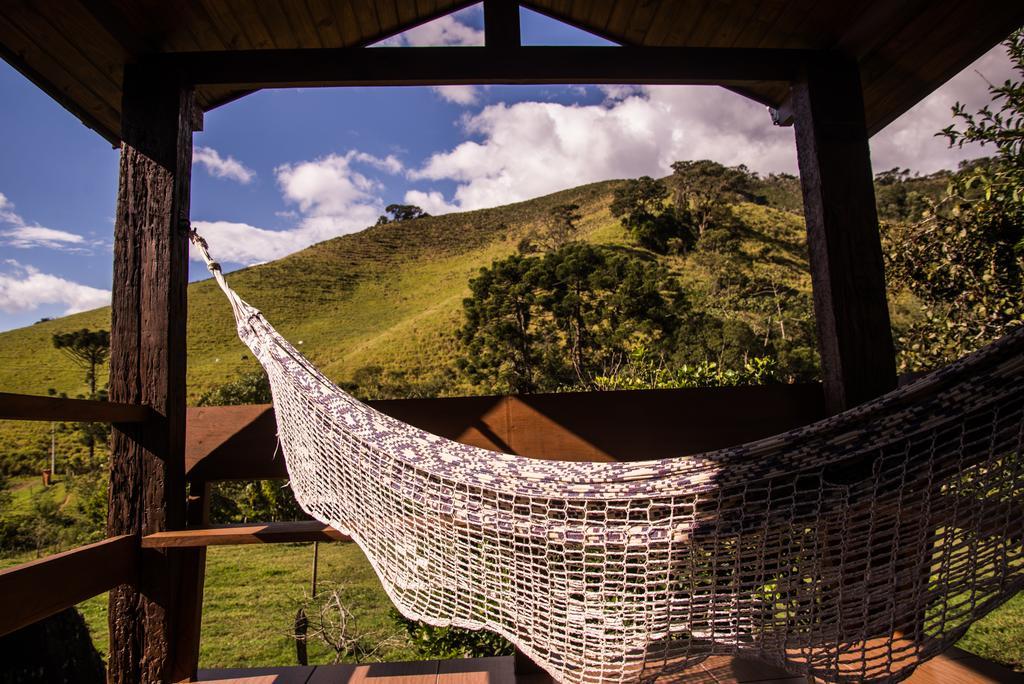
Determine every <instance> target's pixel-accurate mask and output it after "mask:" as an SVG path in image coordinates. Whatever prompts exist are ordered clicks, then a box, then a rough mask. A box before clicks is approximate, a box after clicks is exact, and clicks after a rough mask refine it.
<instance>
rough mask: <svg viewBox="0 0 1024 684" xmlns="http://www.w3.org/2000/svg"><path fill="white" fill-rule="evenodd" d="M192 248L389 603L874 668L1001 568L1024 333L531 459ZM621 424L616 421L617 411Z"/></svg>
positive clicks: (1021, 562)
mask: <svg viewBox="0 0 1024 684" xmlns="http://www.w3.org/2000/svg"><path fill="white" fill-rule="evenodd" d="M193 242H194V243H195V244H196V246H197V247H198V249H199V251H200V252H201V253H202V254H203V256H204V258H205V259H206V260H207V263H208V265H209V266H210V269H211V271H212V272H213V275H214V277H215V278H216V280H217V282H218V283H219V284H220V286H221V288H222V289H223V290H224V292H225V294H226V295H227V297H228V299H229V300H230V302H231V306H232V308H233V310H234V314H235V318H236V321H237V324H238V335H239V337H240V338H241V339H242V341H243V342H245V344H246V345H248V347H249V348H250V349H251V350H252V353H253V354H255V356H256V358H257V359H258V360H259V362H260V363H261V364H262V365H263V367H264V368H265V369H266V372H267V375H268V377H269V378H270V386H271V389H272V392H273V398H274V407H275V410H276V415H277V426H278V435H279V438H280V441H281V447H282V449H283V452H284V456H285V459H286V461H287V465H288V472H289V475H290V478H291V486H292V489H293V490H294V492H295V497H296V499H297V500H298V502H299V503H300V504H301V506H302V507H303V508H304V509H305V510H306V512H308V513H309V514H310V515H311V516H313V517H314V518H316V519H317V520H320V521H322V522H324V523H326V524H329V525H331V526H332V527H335V528H337V529H338V530H340V531H341V532H343V533H345V534H347V535H350V536H351V537H352V538H353V539H354V540H355V541H356V543H358V544H359V546H360V547H361V548H362V549H363V551H364V552H365V553H366V557H367V558H369V560H370V562H371V563H372V564H373V567H374V569H375V570H376V572H377V574H378V575H379V577H380V580H381V583H382V584H383V586H384V589H385V590H386V591H387V593H388V595H389V596H390V597H391V599H392V600H393V601H394V603H395V605H396V606H397V607H398V609H399V610H400V611H401V612H402V613H403V614H404V615H406V616H407V617H409V618H412V619H418V620H423V621H425V622H428V623H430V624H433V625H439V626H447V625H453V626H457V627H465V628H469V629H488V630H492V631H494V632H497V633H498V634H501V635H503V636H504V637H506V638H507V639H509V640H510V641H511V642H512V643H514V644H515V645H516V646H517V647H518V648H519V649H521V650H522V651H523V652H525V653H526V654H527V655H528V656H529V657H530V658H532V659H533V660H534V661H536V662H537V663H538V664H540V665H541V666H542V667H544V668H545V669H546V670H547V671H548V672H549V673H550V674H551V675H553V676H554V677H555V678H556V679H558V680H559V681H562V682H570V683H576V682H634V681H644V680H653V679H655V678H663V677H666V678H671V677H672V675H673V673H679V672H680V671H682V670H683V669H685V668H688V667H691V666H693V665H695V664H696V663H698V662H699V661H700V660H701V659H703V658H705V657H707V656H709V655H713V654H721V655H740V654H742V655H749V656H754V657H759V658H761V659H763V660H766V661H769V662H771V663H774V664H776V665H779V666H782V667H784V668H786V669H787V670H789V671H791V672H794V673H799V674H804V675H807V676H813V677H818V678H822V679H826V680H831V681H851V682H852V681H894V680H900V679H904V678H906V677H908V676H909V675H910V674H911V673H912V672H913V670H914V668H915V667H917V666H918V665H919V664H920V663H921V662H923V661H924V660H926V659H928V658H930V657H932V656H934V655H936V654H938V653H940V652H941V651H942V650H943V649H945V648H947V647H948V646H950V645H951V644H953V643H954V642H956V641H957V640H958V639H959V638H960V637H961V636H963V634H964V632H966V630H967V628H968V626H970V625H971V624H972V623H973V622H974V621H975V620H977V619H978V618H979V617H981V616H983V615H984V614H986V613H988V612H989V611H991V610H992V609H994V608H995V607H997V606H999V605H1000V604H1001V603H1003V602H1004V601H1006V600H1007V599H1008V598H1010V597H1011V596H1013V595H1014V594H1015V593H1016V592H1018V591H1020V590H1021V589H1022V588H1024V516H1022V515H1021V510H1022V507H1021V505H1020V504H1021V501H1022V491H1024V466H1022V460H1024V453H1022V441H1024V334H1022V332H1021V331H1018V332H1016V333H1014V334H1013V335H1011V336H1009V337H1008V338H1005V339H1004V340H1002V341H1000V342H998V343H996V344H994V345H992V346H990V347H989V348H987V349H985V350H982V351H981V352H979V353H977V354H974V355H973V356H971V357H968V358H966V359H964V360H962V361H960V362H957V363H955V364H953V365H952V366H950V367H948V368H946V369H943V370H941V371H938V372H936V373H933V374H932V375H930V376H929V377H927V378H925V379H923V380H921V381H918V382H916V383H914V384H912V385H909V386H907V387H905V388H902V389H899V390H897V391H895V392H892V393H891V394H888V395H886V396H884V397H882V398H880V399H878V400H875V401H873V402H871V403H869V404H866V405H864V406H861V407H858V408H856V409H853V410H851V411H848V412H846V413H844V414H841V415H839V416H835V417H833V418H830V419H827V420H825V421H822V422H819V423H816V424H814V425H809V426H807V427H804V428H801V429H798V430H794V431H791V432H788V433H785V434H782V435H779V436H776V437H772V438H769V439H764V440H761V441H758V442H754V443H750V444H744V445H741V446H737V447H733V448H729V449H723V450H720V451H715V452H712V453H706V454H701V455H698V456H688V457H682V458H675V459H666V460H659V461H646V462H633V463H567V462H554V461H545V460H535V459H529V458H523V457H519V456H512V455H507V454H503V453H497V452H492V451H487V450H484V449H479V448H475V447H471V446H465V445H463V444H458V443H456V442H452V441H449V440H447V439H443V438H441V437H438V436H435V435H432V434H429V433H427V432H424V431H423V430H419V429H417V428H415V427H413V426H411V425H407V424H405V423H402V422H400V421H398V420H395V419H393V418H390V417H388V416H386V415H384V414H382V413H379V412H378V411H375V410H374V409H372V408H370V407H368V406H366V405H365V404H363V403H361V402H359V401H357V400H356V399H354V398H352V397H351V396H349V395H348V394H346V393H345V392H344V391H342V390H341V389H339V388H338V387H337V386H336V385H335V384H333V383H332V382H331V381H330V380H328V379H327V378H326V377H324V375H323V374H321V373H320V372H319V371H317V369H316V368H314V367H313V366H312V364H310V362H309V361H307V360H306V359H305V358H304V357H303V356H302V355H301V354H300V353H299V352H298V351H296V350H295V348H294V347H292V346H291V345H290V344H289V343H288V342H287V341H285V340H284V339H283V338H282V337H281V336H280V335H279V334H278V333H277V332H276V331H275V330H274V328H273V327H271V326H270V324H269V323H268V322H267V321H266V319H265V318H264V317H263V316H262V314H260V312H259V311H257V310H256V309H254V308H252V307H250V306H249V305H248V304H246V303H245V302H244V301H242V300H241V299H240V298H239V297H238V295H236V294H235V293H234V292H233V291H232V290H231V289H230V288H229V287H228V286H227V284H226V283H225V281H224V278H223V276H222V274H221V272H220V268H219V267H218V266H217V264H216V263H214V262H213V261H212V259H210V256H209V253H208V252H207V250H206V245H205V243H204V242H203V241H202V239H201V238H199V237H198V236H197V235H194V234H193ZM623 429H625V430H628V429H629V426H628V425H623Z"/></svg>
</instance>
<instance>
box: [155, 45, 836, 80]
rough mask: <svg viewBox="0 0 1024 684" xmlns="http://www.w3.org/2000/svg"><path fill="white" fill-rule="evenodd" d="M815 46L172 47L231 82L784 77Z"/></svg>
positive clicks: (181, 65) (182, 65)
mask: <svg viewBox="0 0 1024 684" xmlns="http://www.w3.org/2000/svg"><path fill="white" fill-rule="evenodd" d="M818 54H819V53H818V52H817V51H813V50H792V49H776V48H744V49H741V48H672V47H575V46H573V47H546V46H529V47H494V46H491V47H419V48H319V49H301V50H239V51H217V52H180V53H175V54H168V55H162V56H160V57H155V58H154V59H158V60H159V61H160V63H162V64H167V65H170V66H173V67H174V68H177V69H181V70H182V71H183V72H185V73H186V74H187V75H188V78H189V80H190V81H191V82H192V83H194V84H195V85H222V86H233V87H238V88H289V87H298V86H302V87H311V86H386V85H459V84H488V83H497V84H501V83H505V84H570V83H578V84H591V83H593V84H600V83H635V84H681V85H682V84H696V85H742V84H749V83H750V82H753V81H786V82H789V81H792V80H793V79H795V78H797V77H799V75H800V73H801V70H802V68H803V66H804V65H805V64H806V63H808V62H813V61H814V60H815V59H816V57H817V55H818Z"/></svg>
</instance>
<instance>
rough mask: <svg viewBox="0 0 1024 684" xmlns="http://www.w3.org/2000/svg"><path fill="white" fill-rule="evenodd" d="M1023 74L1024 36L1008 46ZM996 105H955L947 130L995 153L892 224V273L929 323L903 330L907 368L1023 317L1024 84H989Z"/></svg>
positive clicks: (955, 353) (944, 358)
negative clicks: (922, 209) (909, 217)
mask: <svg viewBox="0 0 1024 684" xmlns="http://www.w3.org/2000/svg"><path fill="white" fill-rule="evenodd" d="M1006 45H1007V48H1008V51H1009V54H1010V57H1011V59H1012V61H1013V63H1014V69H1015V71H1016V72H1017V74H1018V75H1019V76H1022V77H1024V33H1022V32H1021V31H1017V32H1016V33H1014V34H1013V35H1012V36H1011V37H1010V39H1009V40H1008V41H1007V43H1006ZM989 92H990V93H991V95H992V100H993V106H986V107H984V108H983V109H981V110H980V111H978V112H976V113H973V114H972V113H970V112H968V111H967V109H966V108H965V107H964V105H962V104H960V103H957V105H956V106H955V107H954V108H953V116H954V118H955V119H956V120H957V122H956V123H954V124H952V125H950V126H948V127H947V128H946V129H945V130H943V131H942V132H941V133H940V134H939V135H942V136H945V137H946V138H947V139H948V140H949V143H950V145H951V146H958V147H959V146H962V145H964V144H966V143H979V144H981V145H982V146H991V147H994V148H995V151H996V155H995V157H993V158H989V159H985V160H980V161H977V162H968V163H965V164H964V165H962V168H961V169H960V171H959V172H958V173H957V174H955V175H954V176H953V177H952V179H951V181H950V184H949V188H948V190H947V193H946V196H945V197H944V198H942V199H941V200H940V201H938V202H933V203H932V204H931V207H930V211H928V212H927V215H926V217H925V218H924V220H922V221H919V222H917V223H914V224H910V225H896V226H892V227H890V229H889V231H888V235H887V241H886V262H887V263H886V268H887V276H888V277H889V279H890V281H891V283H890V284H891V286H892V287H894V288H905V289H906V290H908V291H909V292H910V293H911V294H912V295H914V297H915V298H916V299H917V301H919V302H920V303H921V306H922V308H923V313H924V317H923V320H921V321H918V322H916V323H914V324H912V325H911V326H910V327H909V329H907V330H903V331H900V340H899V341H900V348H901V359H900V362H901V366H902V367H903V368H905V369H908V370H921V369H927V368H931V367H934V366H937V365H942V364H944V363H948V362H949V361H952V360H954V359H956V358H957V357H959V356H962V355H963V354H966V353H968V352H970V351H973V350H974V349H977V348H978V347H980V346H982V345H984V344H985V343H987V342H989V341H991V340H993V339H996V338H998V337H1000V336H1001V335H1003V334H1004V333H1005V332H1007V331H1008V330H1009V329H1010V328H1012V327H1015V326H1019V325H1021V324H1022V323H1024V295H1022V292H1024V82H1022V81H1021V80H1007V81H1006V82H1005V83H1003V84H1001V85H993V86H991V87H990V88H989Z"/></svg>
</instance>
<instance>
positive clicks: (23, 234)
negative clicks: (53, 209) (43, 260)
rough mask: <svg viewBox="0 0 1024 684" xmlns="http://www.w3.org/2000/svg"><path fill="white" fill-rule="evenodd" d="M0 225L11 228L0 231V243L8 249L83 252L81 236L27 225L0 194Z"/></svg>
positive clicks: (84, 242) (83, 242) (37, 225)
mask: <svg viewBox="0 0 1024 684" xmlns="http://www.w3.org/2000/svg"><path fill="white" fill-rule="evenodd" d="M0 223H7V224H9V225H10V226H11V227H10V228H8V229H5V230H0V241H2V243H3V244H5V245H8V246H10V247H16V248H19V249H30V248H32V247H47V248H49V249H59V250H63V251H85V249H84V248H85V246H86V240H85V238H84V237H82V236H81V235H78V234H76V233H69V232H68V231H66V230H56V229H55V228H47V227H45V226H40V225H39V224H28V223H26V221H25V219H23V218H22V217H21V216H20V215H19V214H18V213H17V212H15V211H14V203H13V202H11V201H10V200H9V199H7V197H6V196H5V195H4V194H3V193H2V192H0Z"/></svg>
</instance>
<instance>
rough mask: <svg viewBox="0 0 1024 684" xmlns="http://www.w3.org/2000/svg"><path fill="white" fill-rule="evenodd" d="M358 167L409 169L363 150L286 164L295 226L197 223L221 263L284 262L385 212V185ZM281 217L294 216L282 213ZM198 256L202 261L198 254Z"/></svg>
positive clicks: (282, 173)
mask: <svg viewBox="0 0 1024 684" xmlns="http://www.w3.org/2000/svg"><path fill="white" fill-rule="evenodd" d="M353 164H365V165H367V166H370V167H373V168H375V169H379V170H381V171H384V172H386V173H392V174H393V173H399V172H400V171H401V170H402V169H403V166H402V163H401V162H400V161H399V160H398V159H397V158H395V157H394V156H391V155H389V156H387V157H384V158H381V157H375V156H373V155H370V154H366V153H364V152H359V151H357V150H350V151H348V152H346V153H345V154H330V155H327V156H325V157H320V158H319V159H315V160H312V161H304V162H298V163H293V164H282V165H280V166H278V167H277V168H276V169H275V170H274V173H275V174H276V176H277V182H278V185H279V186H280V188H281V192H282V194H283V196H284V199H285V202H287V203H289V204H292V205H295V206H296V208H297V210H298V213H297V214H295V215H294V216H295V217H296V220H297V223H296V225H295V226H294V227H293V228H290V229H288V230H268V229H266V228H260V227H258V226H253V225H250V224H248V223H240V222H234V221H193V225H194V226H195V227H196V229H197V230H198V231H199V233H200V234H201V235H203V237H205V238H206V239H207V241H208V242H209V244H210V252H211V254H213V256H214V258H215V259H217V260H219V261H222V262H225V263H235V264H243V265H251V264H256V263H261V262H264V261H270V260H273V259H279V258H281V257H283V256H286V255H288V254H291V253H293V252H296V251H298V250H300V249H303V248H305V247H308V246H309V245H312V244H314V243H317V242H322V241H324V240H329V239H331V238H334V237H337V236H339V235H345V234H346V233H354V232H356V231H359V230H362V229H363V228H366V227H367V226H370V225H372V224H373V223H375V222H376V220H377V217H378V216H380V215H381V214H382V213H384V203H383V201H382V200H381V199H380V197H379V196H378V195H377V194H376V193H377V192H378V191H379V190H380V189H381V187H382V186H381V184H380V182H379V181H376V180H374V179H373V178H370V177H369V176H367V175H365V174H363V173H361V172H359V171H357V170H355V169H353V168H352V165H353ZM278 216H280V217H291V216H293V215H291V214H289V213H288V212H278ZM192 258H193V259H195V260H197V261H198V260H200V259H199V255H198V254H196V253H194V252H193V253H192Z"/></svg>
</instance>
